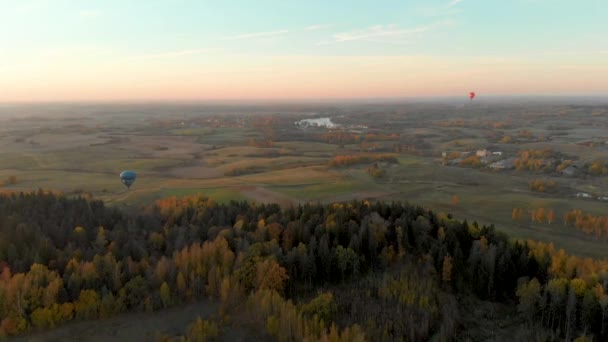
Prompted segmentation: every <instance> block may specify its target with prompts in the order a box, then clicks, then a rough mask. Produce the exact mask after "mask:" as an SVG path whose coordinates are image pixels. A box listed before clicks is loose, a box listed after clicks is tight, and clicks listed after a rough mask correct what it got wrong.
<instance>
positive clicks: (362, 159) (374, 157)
mask: <svg viewBox="0 0 608 342" xmlns="http://www.w3.org/2000/svg"><path fill="white" fill-rule="evenodd" d="M373 162H387V163H398V162H399V161H398V160H397V158H396V157H395V156H394V155H391V154H365V155H350V156H335V157H334V158H333V159H331V160H330V161H329V166H332V167H336V166H340V167H344V166H351V165H357V164H367V163H373Z"/></svg>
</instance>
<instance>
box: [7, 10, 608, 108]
mask: <svg viewBox="0 0 608 342" xmlns="http://www.w3.org/2000/svg"><path fill="white" fill-rule="evenodd" d="M606 18H608V1H606V0H579V1H562V0H509V1H497V0H461V1H458V0H445V1H434V0H432V1H264V0H261V1H204V0H200V1H189V0H147V1H143V0H132V1H128V0H123V1H117V0H112V1H76V0H23V1H10V0H0V32H2V33H1V34H0V100H11V99H18V100H28V99H32V100H37V99H95V98H99V99H111V98H117V99H119V98H156V97H159V96H161V97H162V96H164V95H166V96H164V97H166V98H189V99H190V98H201V99H205V98H255V97H262V98H273V97H277V98H283V97H296V98H299V97H362V96H366V94H367V95H369V96H408V95H452V94H459V93H460V92H461V91H462V92H464V91H465V90H466V89H465V88H466V87H469V88H471V87H475V88H476V89H481V91H482V92H483V91H484V90H487V91H486V92H487V93H495V94H499V93H502V94H508V93H539V94H540V93H543V94H545V93H568V87H567V86H563V87H556V86H555V83H556V82H557V83H559V82H572V84H573V87H572V91H571V93H585V92H589V93H594V94H598V93H599V94H605V93H607V92H608V81H606V76H607V75H608V70H607V69H608V23H607V22H608V19H606ZM399 73H402V75H401V76H402V78H403V79H408V81H407V82H406V81H399V80H398V78H397V76H398V75H399ZM484 74H487V77H486V78H485V79H484ZM503 76H504V77H505V79H504V81H505V82H506V84H501V83H500V82H499V80H498V79H500V78H503ZM325 78H327V79H325ZM443 78H444V79H443ZM528 78H534V79H532V80H530V79H528ZM543 79H545V80H546V81H547V82H545V83H546V84H545V83H543ZM211 80H213V82H212V81H211ZM289 80H291V81H293V82H297V83H298V84H299V86H294V85H292V84H291V83H290V82H289ZM443 81H444V82H443ZM523 81H525V82H524V84H523V88H522V89H523V90H522V91H519V92H518V91H517V89H518V88H517V83H518V82H523ZM437 82H441V83H443V84H442V85H440V86H437V87H434V84H437ZM272 83H274V84H275V85H276V87H273V86H272ZM353 83H357V84H358V86H354V85H353ZM163 84H165V85H166V87H168V88H169V91H164V90H163V89H165V87H163ZM365 84H367V85H368V86H367V88H366V87H365ZM458 84H464V85H465V86H464V88H463V89H459V88H458ZM214 85H215V86H214ZM3 88H6V89H3ZM315 89H316V90H315ZM317 90H318V91H317ZM273 94H274V95H273Z"/></svg>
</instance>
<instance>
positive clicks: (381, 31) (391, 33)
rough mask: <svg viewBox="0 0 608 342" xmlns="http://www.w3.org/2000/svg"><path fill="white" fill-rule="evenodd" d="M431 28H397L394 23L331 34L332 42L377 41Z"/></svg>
mask: <svg viewBox="0 0 608 342" xmlns="http://www.w3.org/2000/svg"><path fill="white" fill-rule="evenodd" d="M429 29H431V25H429V26H420V27H415V28H408V29H404V28H399V27H397V26H396V25H377V26H372V27H369V28H366V29H363V30H356V31H351V32H342V33H337V34H334V35H333V41H334V42H349V41H378V39H386V38H388V39H390V40H393V41H394V40H403V39H405V38H407V37H410V36H412V35H415V34H418V33H422V32H425V31H428V30H429Z"/></svg>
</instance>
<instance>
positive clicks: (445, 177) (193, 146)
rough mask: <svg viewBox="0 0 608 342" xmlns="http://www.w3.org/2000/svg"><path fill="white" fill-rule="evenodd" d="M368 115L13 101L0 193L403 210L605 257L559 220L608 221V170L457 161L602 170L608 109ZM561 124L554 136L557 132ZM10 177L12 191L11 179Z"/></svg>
mask: <svg viewBox="0 0 608 342" xmlns="http://www.w3.org/2000/svg"><path fill="white" fill-rule="evenodd" d="M371 108H372V107H371V105H360V106H339V105H335V106H331V107H329V106H317V107H315V106H314V105H307V106H303V107H302V108H295V109H294V108H293V107H291V106H288V105H284V106H281V105H273V106H261V105H260V106H253V105H251V106H241V107H232V106H230V107H229V106H226V107H222V106H215V107H210V106H205V105H188V106H187V105H183V106H179V107H178V106H175V107H171V106H170V105H164V106H158V107H157V108H154V107H149V106H142V107H141V108H139V107H137V105H124V106H121V105H111V106H110V105H106V106H103V105H99V106H93V105H87V106H77V105H73V106H61V105H50V107H48V108H45V107H41V106H33V107H32V106H30V107H28V106H25V105H23V106H19V105H15V106H6V107H3V108H0V111H1V113H0V127H2V128H1V129H0V182H1V183H0V185H1V187H0V190H1V191H3V192H19V191H32V190H37V189H47V190H54V191H60V192H63V193H65V194H67V195H70V196H78V195H85V196H90V197H92V198H96V199H101V200H104V201H105V202H106V203H109V204H110V205H116V206H121V207H125V208H131V209H133V210H137V209H138V208H142V207H146V206H148V205H150V204H152V203H153V202H154V201H155V200H158V199H161V198H166V197H169V196H178V197H181V196H185V195H191V194H202V195H204V196H207V197H209V198H212V199H213V200H215V201H217V202H220V203H228V202H230V201H233V200H234V201H242V200H246V201H250V202H257V203H278V204H280V205H282V206H290V205H298V204H299V203H307V202H322V203H329V202H334V201H350V200H353V199H369V200H388V201H402V202H410V203H412V204H417V205H422V206H424V207H427V208H429V209H432V210H433V211H435V212H444V213H451V214H453V215H454V216H456V217H457V218H466V219H467V220H469V221H470V222H472V221H477V222H478V223H480V224H482V223H483V224H494V225H495V226H496V228H497V229H498V230H499V231H503V232H506V233H508V234H509V235H510V236H513V237H515V238H521V239H533V240H540V241H545V242H552V243H554V244H555V246H556V247H558V248H564V249H566V250H567V251H568V252H571V253H573V254H577V255H580V256H584V257H599V258H605V257H608V249H606V246H608V243H607V242H606V241H605V240H606V239H605V235H604V237H598V236H596V235H593V234H587V233H584V232H582V231H580V230H577V229H576V228H574V227H573V226H566V225H564V223H563V220H562V217H563V215H564V214H565V213H566V212H568V211H570V210H572V209H581V210H583V211H584V212H585V213H590V214H593V215H605V214H606V210H605V208H606V205H608V202H606V201H603V200H600V198H601V197H605V196H608V176H607V175H606V174H608V172H607V173H606V174H603V173H602V172H601V167H600V172H599V174H591V173H589V172H587V171H586V170H587V169H585V170H583V171H581V173H580V174H578V175H574V176H571V177H566V176H564V175H563V174H561V173H560V171H556V168H555V165H554V169H552V170H548V169H547V168H543V169H537V170H531V169H516V168H513V169H505V170H502V169H492V168H490V167H489V165H490V164H491V162H487V163H486V164H483V163H482V164H480V165H474V166H472V167H471V166H469V165H464V164H462V165H461V163H458V162H453V161H452V160H456V161H458V159H452V158H451V157H450V155H454V154H456V155H458V156H460V159H464V158H465V157H463V156H465V155H466V153H472V155H474V154H475V153H476V151H479V150H491V151H495V152H499V153H501V154H500V155H496V156H493V157H492V158H497V159H496V160H500V158H503V159H504V158H507V157H508V156H509V157H513V158H517V157H518V156H519V153H521V151H526V150H536V151H543V150H549V151H551V153H553V154H554V155H555V156H556V157H551V158H553V159H551V160H554V162H555V163H556V165H557V164H559V162H558V161H563V160H570V159H572V161H573V162H574V163H577V160H578V161H579V163H583V164H581V165H583V168H590V167H591V166H590V165H591V164H590V163H592V162H594V161H603V160H607V161H608V133H606V132H607V130H606V129H607V127H608V119H607V118H608V115H598V114H597V113H600V112H601V113H608V108H606V107H605V106H604V107H603V106H574V105H572V106H566V105H551V104H535V105H529V106H523V105H508V104H501V103H497V104H492V103H484V102H480V103H479V104H476V105H464V106H463V105H445V106H443V105H433V104H407V103H403V104H394V105H387V106H384V107H383V108H384V109H383V110H382V111H380V112H378V111H372V109H371ZM167 113H172V114H171V115H168V114H167ZM176 113H178V114H176ZM372 113H373V114H372ZM16 117H19V119H18V120H17V119H15V118H16ZM310 118H328V119H329V122H330V123H332V126H331V127H330V128H326V127H322V126H320V127H317V126H309V125H308V124H307V126H306V127H303V126H302V125H297V124H294V123H296V122H299V121H300V120H305V119H310ZM557 118H559V120H560V121H559V122H560V126H559V127H555V125H554V124H553V122H554V121H555V119H557ZM310 122H316V121H310ZM318 122H325V121H318ZM506 137H508V138H506ZM503 154H504V155H503ZM461 155H462V156H461ZM382 156H384V157H385V158H388V157H390V158H392V160H390V161H387V160H388V159H386V160H383V159H381V158H382ZM346 157H348V158H351V159H352V160H350V161H344V160H345V158H346ZM341 158H342V159H341ZM356 158H359V159H357V160H355V159H356ZM549 159H550V158H549ZM584 163H588V164H584ZM568 165H569V164H568ZM606 165H608V164H606ZM372 169H373V170H372ZM123 170H133V171H136V172H137V174H138V178H137V181H136V183H135V184H134V186H133V187H131V189H129V190H127V189H126V188H125V187H124V186H123V185H122V184H121V183H120V181H119V179H118V174H119V173H120V172H121V171H123ZM374 172H376V173H374ZM11 176H15V177H16V182H7V181H4V180H7V179H9V178H10V177H11ZM535 179H541V180H543V181H550V180H551V181H554V182H556V184H557V185H556V189H554V191H546V192H538V191H533V190H531V188H530V182H531V181H533V180H535ZM581 194H586V195H581ZM586 196H589V197H586ZM454 198H456V199H454ZM514 208H525V209H526V210H532V209H539V208H543V209H545V210H553V211H554V213H555V217H556V219H555V220H554V222H551V223H548V222H532V221H531V220H530V219H528V218H527V215H526V218H524V219H519V220H513V218H512V210H513V209H514Z"/></svg>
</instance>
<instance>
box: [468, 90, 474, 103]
mask: <svg viewBox="0 0 608 342" xmlns="http://www.w3.org/2000/svg"><path fill="white" fill-rule="evenodd" d="M469 98H470V99H471V101H473V99H474V98H475V92H474V91H472V92H470V93H469Z"/></svg>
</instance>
